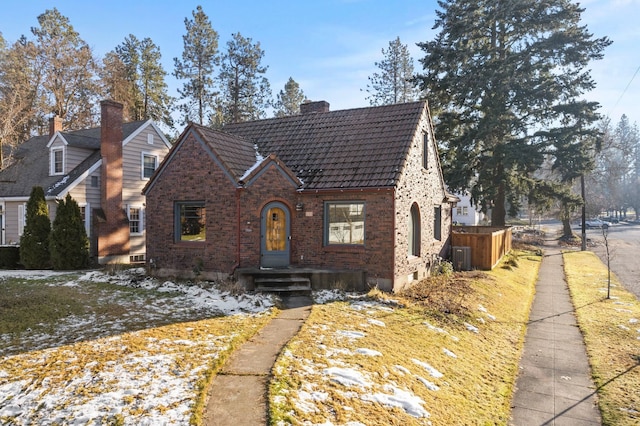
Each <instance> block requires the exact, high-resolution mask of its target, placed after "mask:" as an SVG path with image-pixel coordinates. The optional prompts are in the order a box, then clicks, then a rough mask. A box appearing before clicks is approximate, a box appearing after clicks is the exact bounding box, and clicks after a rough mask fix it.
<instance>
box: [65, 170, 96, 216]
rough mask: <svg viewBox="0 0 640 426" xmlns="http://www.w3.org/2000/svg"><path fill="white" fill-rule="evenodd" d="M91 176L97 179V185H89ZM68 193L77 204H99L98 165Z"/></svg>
mask: <svg viewBox="0 0 640 426" xmlns="http://www.w3.org/2000/svg"><path fill="white" fill-rule="evenodd" d="M92 176H95V177H97V179H98V185H97V186H95V187H94V186H91V180H92V179H91V177H92ZM69 193H70V194H71V197H72V198H73V199H74V200H76V202H78V204H83V203H91V205H92V206H95V207H98V206H100V167H98V169H97V170H96V171H94V172H93V173H91V174H90V175H89V176H87V178H86V179H84V180H83V181H82V182H80V183H79V184H78V185H77V186H76V187H74V188H73V189H72V190H71V191H70V192H69Z"/></svg>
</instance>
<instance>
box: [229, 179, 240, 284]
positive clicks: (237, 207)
mask: <svg viewBox="0 0 640 426" xmlns="http://www.w3.org/2000/svg"><path fill="white" fill-rule="evenodd" d="M240 191H242V187H241V186H238V187H236V215H237V221H236V263H235V264H234V265H233V269H232V270H231V275H234V274H235V273H236V269H238V267H239V266H240V229H241V222H240V216H241V215H240Z"/></svg>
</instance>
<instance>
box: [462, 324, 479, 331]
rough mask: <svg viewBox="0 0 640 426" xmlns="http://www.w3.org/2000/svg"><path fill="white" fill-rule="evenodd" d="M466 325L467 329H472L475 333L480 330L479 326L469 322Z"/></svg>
mask: <svg viewBox="0 0 640 426" xmlns="http://www.w3.org/2000/svg"><path fill="white" fill-rule="evenodd" d="M464 326H465V327H466V328H467V330H469V331H472V332H474V333H479V332H480V330H478V327H476V326H473V325H471V324H469V323H468V322H465V323H464Z"/></svg>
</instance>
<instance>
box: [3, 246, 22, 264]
mask: <svg viewBox="0 0 640 426" xmlns="http://www.w3.org/2000/svg"><path fill="white" fill-rule="evenodd" d="M19 263H20V248H19V247H18V246H4V247H0V268H3V269H15V268H17V267H18V264H19Z"/></svg>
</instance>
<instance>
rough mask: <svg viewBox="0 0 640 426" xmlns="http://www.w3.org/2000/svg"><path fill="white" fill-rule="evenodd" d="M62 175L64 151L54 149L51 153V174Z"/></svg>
mask: <svg viewBox="0 0 640 426" xmlns="http://www.w3.org/2000/svg"><path fill="white" fill-rule="evenodd" d="M62 173H64V151H63V150H62V149H54V150H53V151H51V174H54V175H60V174H62Z"/></svg>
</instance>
